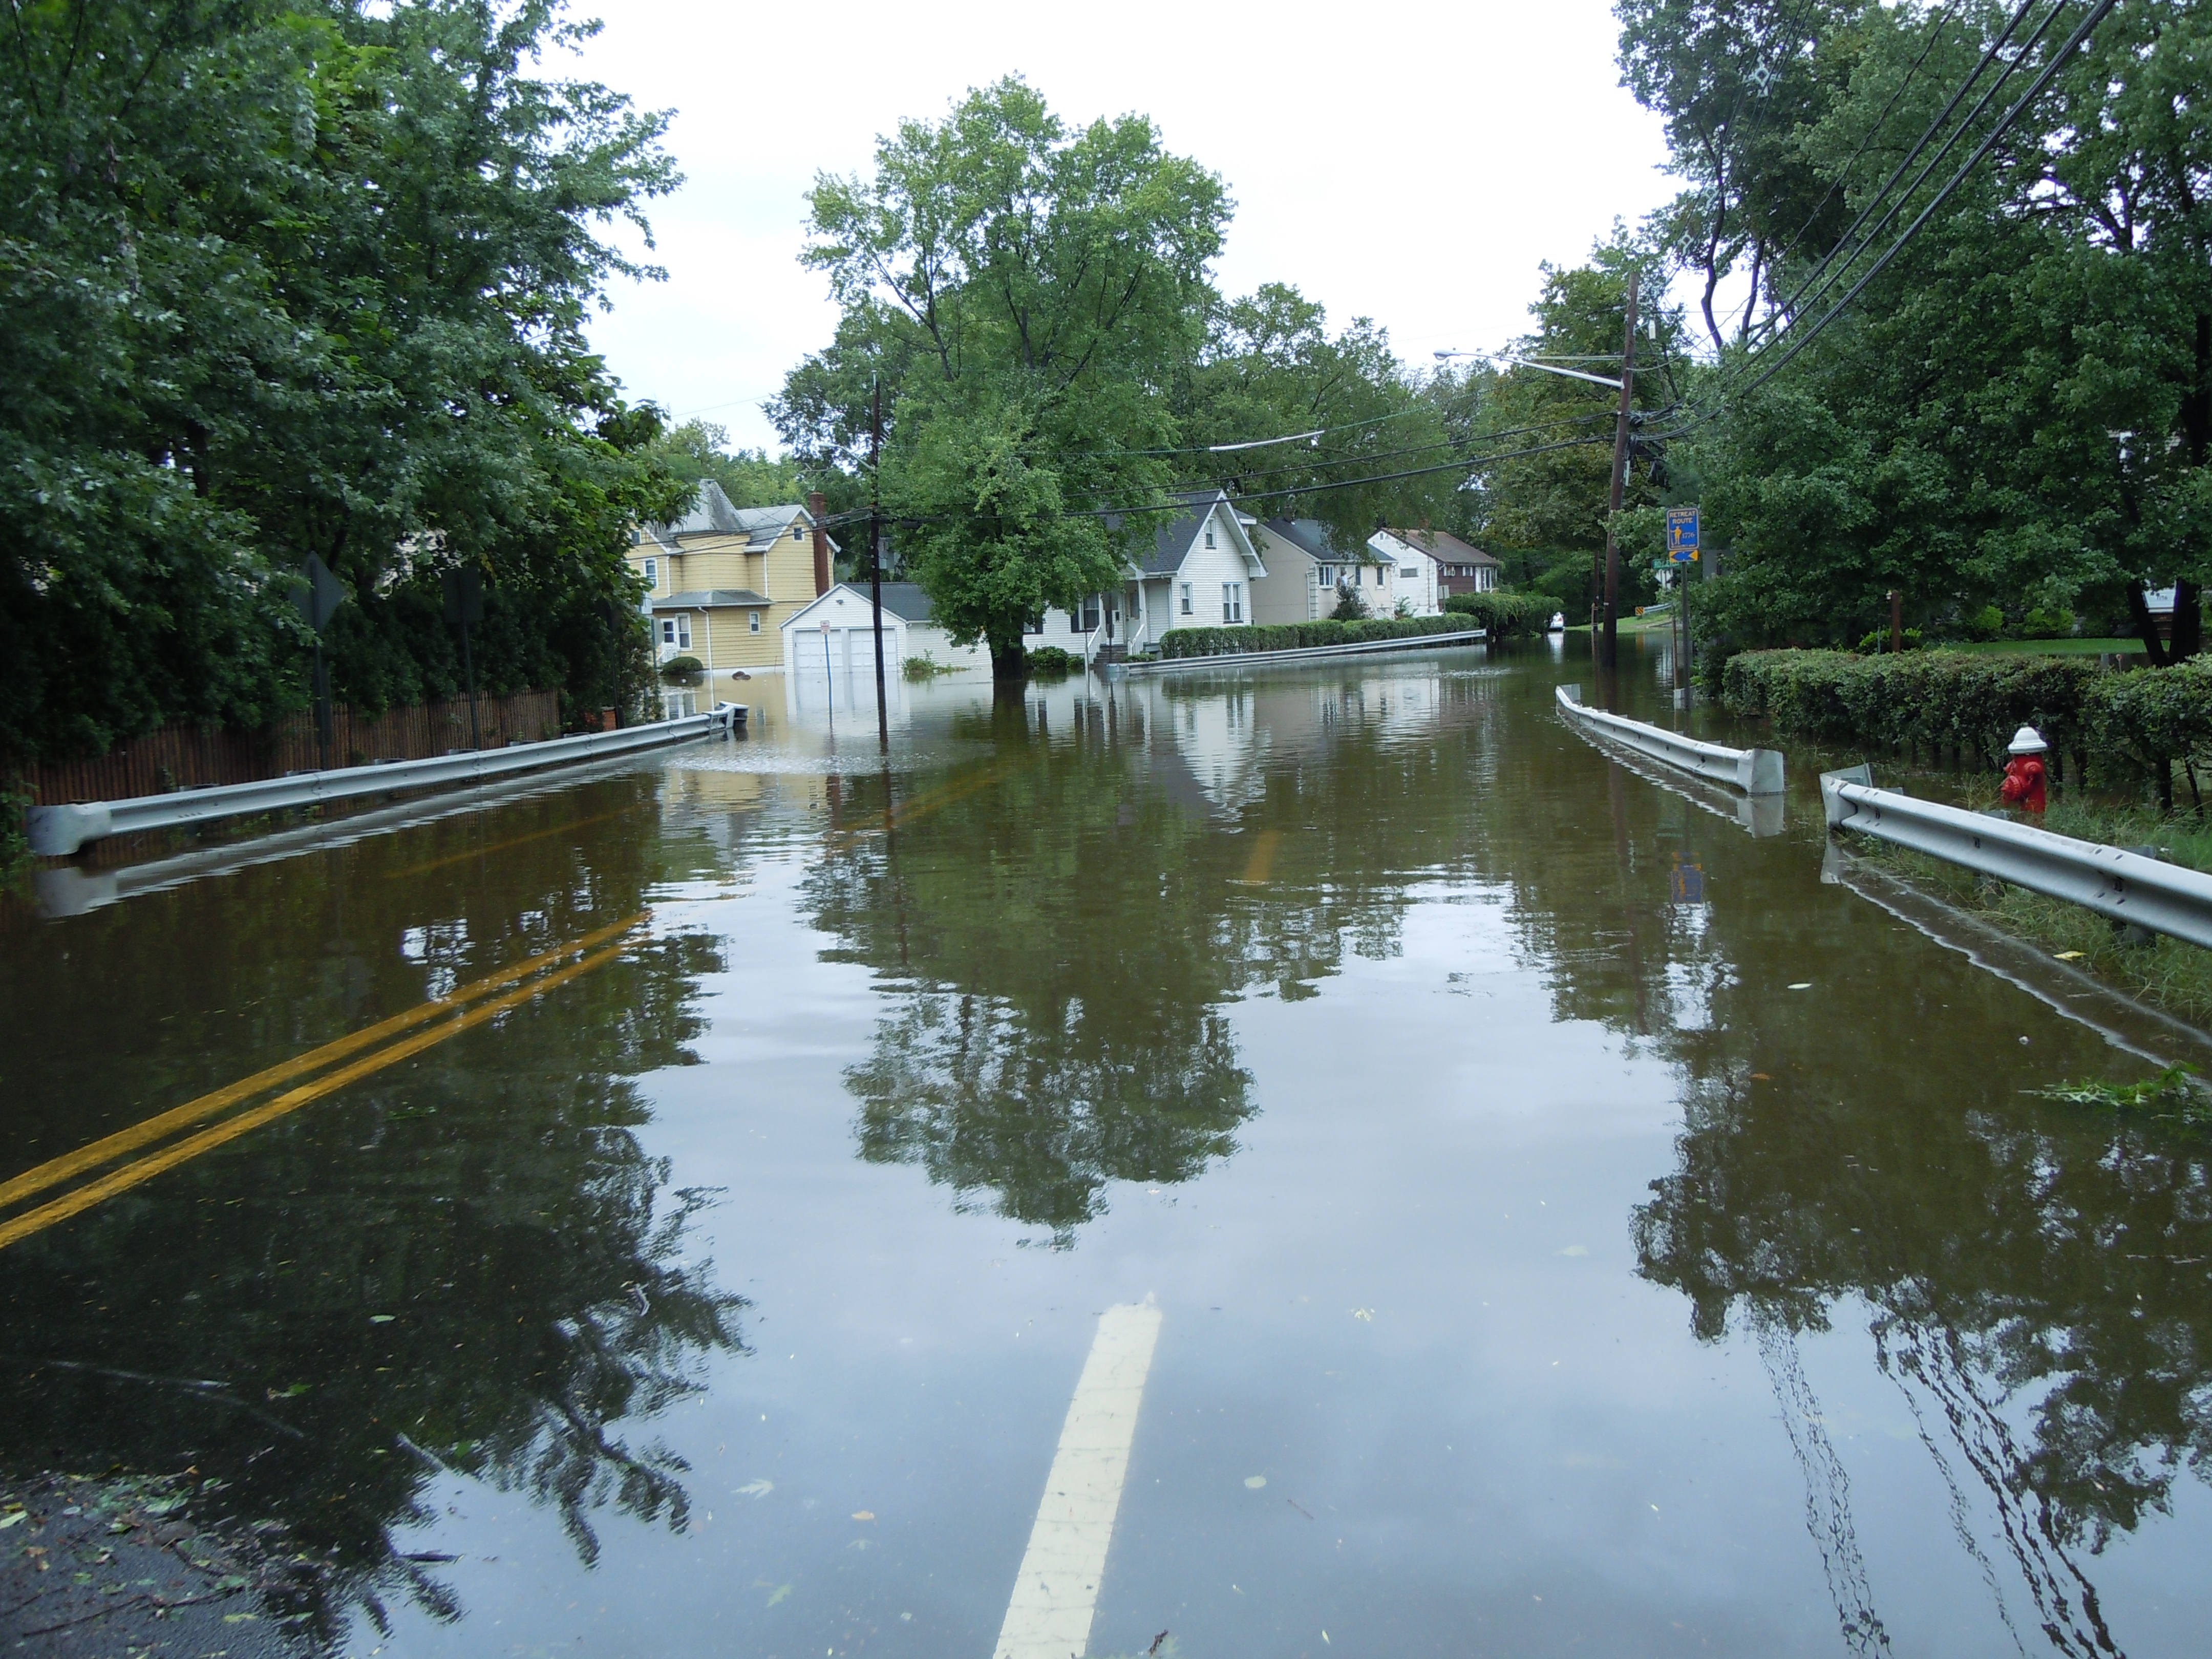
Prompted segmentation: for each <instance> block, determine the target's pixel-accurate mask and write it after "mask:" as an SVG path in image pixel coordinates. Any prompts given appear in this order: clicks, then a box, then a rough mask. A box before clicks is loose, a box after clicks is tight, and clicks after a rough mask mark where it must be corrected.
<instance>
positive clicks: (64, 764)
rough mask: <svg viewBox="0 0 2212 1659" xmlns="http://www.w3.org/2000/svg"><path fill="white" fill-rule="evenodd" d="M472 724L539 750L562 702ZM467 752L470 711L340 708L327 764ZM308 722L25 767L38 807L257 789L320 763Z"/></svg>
mask: <svg viewBox="0 0 2212 1659" xmlns="http://www.w3.org/2000/svg"><path fill="white" fill-rule="evenodd" d="M477 727H478V730H479V731H480V732H482V734H483V747H485V748H486V749H499V748H504V747H505V746H506V745H507V744H508V743H510V742H522V743H536V742H538V741H539V740H540V739H541V738H551V737H557V736H559V735H560V731H561V694H560V693H559V692H557V691H524V692H521V693H519V694H518V695H516V696H512V697H478V698H477ZM470 747H471V744H470V742H469V705H468V700H467V699H466V698H465V697H464V698H462V699H460V700H459V701H458V702H432V703H418V704H417V705H416V706H415V707H414V708H389V709H386V711H385V712H384V713H383V714H379V715H377V716H375V717H374V718H373V719H372V718H371V717H370V716H368V715H366V714H355V713H354V712H353V710H352V709H350V708H347V707H346V706H345V705H344V704H343V703H337V704H334V705H332V707H331V765H332V766H363V765H366V764H368V763H369V762H370V761H373V760H378V761H394V760H428V759H429V758H430V757H432V756H434V755H445V754H450V753H452V752H453V750H457V749H467V748H470ZM321 761H322V757H321V746H320V744H319V743H318V742H317V740H316V738H315V717H314V715H313V714H292V715H288V716H287V717H286V718H285V719H283V720H279V721H277V722H276V725H274V726H264V727H262V728H260V729H259V730H257V731H250V732H235V731H226V730H223V729H221V728H218V727H201V726H163V727H161V729H160V730H159V731H155V732H148V733H147V734H146V735H145V736H144V737H143V738H132V739H131V741H130V742H128V743H121V744H117V745H116V746H115V747H114V748H113V749H111V750H108V752H107V753H106V754H105V755H102V756H100V757H99V758H98V759H96V760H82V761H58V762H52V763H45V764H39V765H33V766H31V767H28V768H27V769H25V770H24V773H23V779H24V781H25V782H26V783H27V784H28V785H29V786H30V789H31V797H32V799H33V800H34V801H37V802H39V803H40V804H42V805H49V806H58V805H65V804H66V803H68V802H70V801H85V800H128V799H131V797H133V796H136V795H161V794H167V793H169V792H170V791H172V790H175V789H203V788H205V787H208V786H210V785H211V784H218V783H258V782H259V781H261V780H263V779H264V778H281V777H283V776H284V775H287V774H288V773H292V772H311V771H313V770H314V769H316V768H317V767H318V766H319V765H320V764H321Z"/></svg>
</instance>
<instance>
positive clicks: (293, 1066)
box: [0, 910, 652, 1208]
mask: <svg viewBox="0 0 2212 1659" xmlns="http://www.w3.org/2000/svg"><path fill="white" fill-rule="evenodd" d="M651 914H652V913H651V912H650V911H642V910H641V911H640V912H639V913H638V914H637V915H634V916H632V917H630V918H629V920H628V921H617V922H616V923H614V924H613V925H611V927H600V928H597V929H594V930H593V931H592V932H591V933H586V934H585V935H584V936H583V937H582V938H581V939H572V940H570V941H569V942H568V944H566V945H561V946H559V947H558V948H556V949H555V950H551V951H541V952H540V953H539V954H538V955H537V956H534V957H531V958H530V959H529V960H527V961H526V962H518V963H515V964H514V966H513V967H512V968H502V969H501V970H500V971H499V972H498V973H495V974H493V975H489V976H488V977H486V978H483V979H480V980H477V981H476V982H475V983H473V984H471V985H465V986H463V987H461V988H460V989H459V990H458V991H452V992H448V993H447V994H446V995H444V996H442V997H440V998H438V999H437V1000H435V1001H433V1002H425V1003H423V1004H422V1005H421V1006H417V1007H414V1008H410V1009H409V1010H407V1012H404V1013H401V1014H394V1015H392V1018H389V1019H385V1020H379V1021H378V1022H377V1023H376V1024H374V1025H368V1026H364V1027H362V1029H361V1030H358V1031H356V1032H354V1033H353V1034H352V1035H351V1036H342V1037H339V1038H338V1039H337V1040H336V1041H335V1042H325V1044H323V1046H322V1047H321V1048H310V1049H308V1050H307V1053H305V1054H295V1055H294V1056H293V1057H292V1058H291V1059H290V1060H283V1061H282V1062H280V1063H279V1064H277V1065H275V1066H270V1067H268V1068H267V1069H266V1070H264V1071H259V1072H256V1073H254V1074H253V1075H252V1077H249V1078H246V1079H242V1080H241V1081H240V1082H237V1083H233V1084H230V1085H227V1086H225V1087H223V1088H221V1089H217V1090H216V1091H214V1092H213V1093H212V1094H205V1095H202V1096H201V1097H199V1098H198V1099H197V1100H188V1101H186V1102H185V1103H184V1104H183V1105H181V1106H176V1107H172V1108H171V1109H169V1110H167V1111H166V1112H161V1113H159V1114H157V1115H155V1116H153V1117H149V1118H148V1119H147V1120H146V1121H144V1122H143V1123H137V1124H133V1125H132V1126H131V1127H130V1128H128V1129H118V1131H116V1133H113V1134H112V1135H109V1136H107V1137H106V1139H100V1140H95V1141H94V1142H93V1143H92V1144H91V1145H90V1146H80V1147H78V1148H77V1149H76V1151H75V1152H65V1153H64V1154H63V1155H62V1156H61V1157H59V1158H52V1159H50V1160H49V1161H48V1162H46V1163H44V1164H40V1165H38V1166H37V1167H36V1168H35V1169H30V1170H24V1171H23V1173H22V1174H21V1175H19V1176H15V1177H14V1178H13V1179H11V1180H9V1181H7V1182H0V1208H4V1207H5V1206H8V1205H10V1204H14V1203H16V1202H18V1201H19V1200H23V1199H26V1198H28V1197H30V1196H31V1195H32V1194H33V1193H42V1192H44V1191H46V1188H49V1187H57V1186H59V1185H60V1184H61V1183H62V1182H64V1181H67V1180H68V1179H69V1178H70V1176H76V1175H82V1174H83V1173H84V1171H86V1170H94V1169H97V1168H99V1167H100V1165H101V1164H111V1163H112V1162H114V1160H115V1159H117V1158H121V1157H122V1156H123V1155H124V1154H125V1152H137V1150H138V1149H139V1148H140V1147H142V1146H151V1145H152V1144H153V1143H154V1142H155V1141H157V1140H160V1139H162V1138H163V1137H164V1136H166V1135H168V1134H170V1133H173V1132H174V1131H176V1130H179V1129H181V1128H183V1127H185V1126H186V1125H187V1124H191V1123H197V1122H198V1121H200V1120H201V1119H202V1118H208V1117H213V1116H214V1115H216V1113H217V1112H220V1111H222V1110H223V1109H225V1108H226V1107H230V1106H234V1105H236V1104H237V1103H239V1102H240V1101H241V1100H245V1099H247V1098H249V1097H252V1096H254V1095H258V1094H259V1093H260V1092H261V1091H263V1090H264V1089H273V1088H275V1087H276V1085H278V1084H280V1083H283V1082H287V1081H289V1079H293V1078H295V1077H298V1076H299V1075H300V1074H301V1073H303V1072H313V1071H316V1070H319V1068H321V1067H322V1066H327V1065H330V1064H331V1062H332V1061H334V1060H343V1059H344V1058H345V1057H346V1056H347V1055H348V1054H358V1053H359V1052H360V1051H361V1050H362V1049H363V1048H369V1047H371V1046H373V1045H374V1044H376V1043H379V1042H383V1041H384V1039H385V1038H386V1037H389V1036H398V1034H399V1033H400V1032H402V1031H404V1030H410V1029H411V1028H412V1027H414V1026H416V1025H420V1024H422V1023H423V1022H424V1021H425V1020H430V1019H435V1018H437V1017H438V1016H439V1015H441V1014H443V1013H449V1012H452V1011H453V1009H455V1008H458V1007H460V1006H462V1005H463V1004H465V1003H470V1002H474V1001H475V1000H477V998H478V997H481V996H485V995H488V994H489V993H491V992H493V991H496V990H498V989H499V988H500V987H501V986H502V985H512V984H513V983H514V981H517V980H519V979H522V978H525V977H526V976H527V975H531V974H534V973H536V972H537V971H538V969H541V968H544V967H545V966H547V965H548V964H549V963H556V962H558V961H559V960H560V959H561V958H562V957H567V956H574V954H575V953H576V952H577V951H588V950H590V949H591V948H592V946H593V945H603V944H605V942H606V941H607V940H609V939H612V938H614V937H615V936H616V935H617V934H619V933H629V931H630V930H631V929H632V928H634V927H637V926H638V924H639V923H641V922H642V921H645V920H646V918H647V916H648V915H651Z"/></svg>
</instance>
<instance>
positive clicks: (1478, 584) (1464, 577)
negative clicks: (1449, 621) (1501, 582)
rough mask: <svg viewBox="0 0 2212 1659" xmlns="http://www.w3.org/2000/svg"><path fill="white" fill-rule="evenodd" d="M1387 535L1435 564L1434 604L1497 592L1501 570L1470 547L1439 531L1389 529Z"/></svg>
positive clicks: (1486, 555) (1494, 561) (1502, 568)
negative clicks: (1459, 596)
mask: <svg viewBox="0 0 2212 1659" xmlns="http://www.w3.org/2000/svg"><path fill="white" fill-rule="evenodd" d="M1389 533H1390V534H1391V535H1392V536H1395V537H1396V538H1398V540H1399V541H1401V542H1402V543H1404V544H1407V546H1409V547H1414V548H1418V549H1419V550H1421V551H1422V552H1425V553H1426V554H1428V555H1429V556H1430V557H1431V558H1432V559H1434V560H1435V561H1436V563H1437V577H1438V580H1439V590H1438V594H1437V603H1439V604H1442V603H1443V600H1444V599H1449V598H1450V597H1451V596H1452V595H1453V594H1455V593H1490V592H1496V591H1497V588H1498V577H1499V575H1500V574H1501V573H1502V572H1503V571H1504V568H1505V567H1504V565H1503V564H1501V563H1500V562H1498V560H1497V559H1496V558H1494V557H1493V556H1491V555H1490V554H1487V553H1486V552H1484V551H1483V550H1481V549H1480V548H1479V547H1476V546H1474V544H1471V543H1468V542H1463V541H1462V540H1461V539H1460V538H1458V537H1456V536H1454V535H1451V534H1449V532H1445V531H1442V530H1393V531H1391V532H1389Z"/></svg>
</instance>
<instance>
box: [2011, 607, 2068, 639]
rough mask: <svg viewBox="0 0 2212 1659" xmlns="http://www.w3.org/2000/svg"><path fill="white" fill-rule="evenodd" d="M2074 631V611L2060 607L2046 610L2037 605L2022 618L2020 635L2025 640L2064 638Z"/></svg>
mask: <svg viewBox="0 0 2212 1659" xmlns="http://www.w3.org/2000/svg"><path fill="white" fill-rule="evenodd" d="M2073 632H2074V613H2073V612H2072V611H2069V610H2066V609H2065V608H2064V607H2063V606H2062V607H2060V608H2059V609H2058V610H2056V611H2051V610H2046V609H2045V607H2044V606H2042V605H2037V606H2035V607H2034V609H2033V610H2031V611H2029V612H2028V613H2027V615H2026V616H2025V617H2021V619H2020V636H2021V638H2022V639H2024V640H2063V639H2065V638H2067V637H2068V636H2069V635H2071V634H2072V633H2073Z"/></svg>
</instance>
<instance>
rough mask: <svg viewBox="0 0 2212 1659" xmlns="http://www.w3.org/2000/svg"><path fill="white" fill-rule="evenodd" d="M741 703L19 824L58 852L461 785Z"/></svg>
mask: <svg viewBox="0 0 2212 1659" xmlns="http://www.w3.org/2000/svg"><path fill="white" fill-rule="evenodd" d="M744 715H745V710H744V705H743V704H742V703H734V702H726V703H724V704H722V705H721V706H720V708H716V709H715V710H714V712H713V713H711V714H690V715H686V716H685V717H684V718H683V719H680V720H657V721H653V722H651V723H649V724H647V725H645V726H629V727H627V728H626V729H624V730H623V731H620V732H585V733H584V734H583V735H582V736H580V737H574V738H553V739H551V740H550V742H546V743H522V744H514V745H513V746H512V747H510V748H507V749H473V750H468V751H466V752H465V753H462V754H458V755H440V756H437V757H434V758H432V759H429V760H414V761H393V762H392V763H389V764H387V765H383V766H348V767H343V768H333V769H331V770H330V771H327V772H297V773H295V774H293V775H292V776H290V777H289V778H269V779H266V780H264V781H260V782H257V783H228V784H222V785H218V786H217V787H214V788H211V789H179V790H178V791H176V792H175V793H172V794H167V795H139V796H136V797H134V798H133V799H130V800H95V801H82V802H76V803H73V804H70V805H62V806H33V808H32V809H31V810H30V811H29V813H28V814H27V819H28V822H27V823H26V825H25V828H26V829H27V831H28V833H29V837H30V842H31V850H32V851H33V853H39V854H44V855H46V857H49V858H66V857H68V856H69V855H70V854H72V853H75V852H76V851H77V850H78V849H79V848H82V847H83V846H84V844H85V843H86V842H94V841H100V840H103V839H105V838H106V837H107V836H127V835H133V834H136V833H137V832H139V831H141V830H146V829H178V828H181V827H182V826H184V825H186V824H193V823H212V822H214V821H216V820H217V819H220V818H233V817H245V816H248V815H250V814H252V813H257V812H277V811H284V810H286V809H287V808H289V807H295V806H314V805H320V804H321V803H323V802H325V801H338V800H349V799H355V798H356V797H358V796H362V795H388V794H392V793H397V792H398V791H400V790H403V789H429V788H438V787H454V786H465V785H469V784H473V783H480V782H483V781H486V780H488V779H491V778H497V777H504V776H506V775H508V774H510V773H513V772H527V771H534V770H536V769H538V768H539V767H545V766H567V765H573V764H574V763H577V762H580V761H589V760H604V759H605V758H606V757H608V756H610V755H621V754H626V753H628V752H629V751H630V750H638V749H653V748H658V747H659V746H660V745H662V744H671V743H687V742H689V741H690V740H691V739H692V738H703V737H706V736H708V734H709V733H711V732H728V731H731V730H732V729H733V728H734V727H735V726H737V725H738V723H739V722H740V721H742V720H744Z"/></svg>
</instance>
